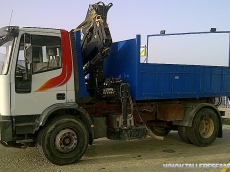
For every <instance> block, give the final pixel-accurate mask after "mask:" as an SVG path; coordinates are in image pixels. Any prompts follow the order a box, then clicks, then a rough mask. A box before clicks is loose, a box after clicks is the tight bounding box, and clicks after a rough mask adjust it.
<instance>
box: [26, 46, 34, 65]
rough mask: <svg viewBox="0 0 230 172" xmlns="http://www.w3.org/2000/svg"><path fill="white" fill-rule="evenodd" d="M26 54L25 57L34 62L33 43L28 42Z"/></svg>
mask: <svg viewBox="0 0 230 172" xmlns="http://www.w3.org/2000/svg"><path fill="white" fill-rule="evenodd" d="M24 56H25V59H26V60H27V61H28V62H29V63H32V45H31V44H26V45H25V48H24Z"/></svg>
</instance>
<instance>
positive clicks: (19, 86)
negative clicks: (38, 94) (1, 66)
mask: <svg viewBox="0 0 230 172" xmlns="http://www.w3.org/2000/svg"><path fill="white" fill-rule="evenodd" d="M30 42H31V39H30V35H28V34H23V35H22V36H21V40H20V45H19V50H18V58H17V65H16V71H15V91H16V92H17V93H30V92H31V65H30V62H29V61H28V60H26V58H25V51H24V50H25V47H26V45H28V44H30Z"/></svg>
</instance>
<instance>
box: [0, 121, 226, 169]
mask: <svg viewBox="0 0 230 172" xmlns="http://www.w3.org/2000/svg"><path fill="white" fill-rule="evenodd" d="M229 146H230V126H228V125H225V126H224V127H223V138H221V139H219V138H217V139H216V141H215V142H214V143H213V144H212V145H211V146H208V147H197V146H194V145H192V144H186V143H184V142H182V141H181V140H180V138H179V136H178V134H177V132H176V131H172V132H170V133H169V134H168V135H167V136H166V137H165V138H164V140H156V139H153V138H150V137H148V138H146V139H144V140H133V141H113V140H108V139H98V140H95V142H94V144H93V146H89V147H88V150H87V152H86V154H85V155H84V157H83V158H82V159H81V160H80V161H79V162H78V163H76V164H72V165H67V166H56V165H53V164H51V163H50V162H48V161H47V160H46V159H45V158H44V157H43V156H41V154H40V153H39V152H38V150H37V149H36V148H27V149H16V148H5V147H3V146H0V157H1V161H0V167H1V168H0V172H12V171H15V172H17V171H20V172H27V171H28V172H30V171H33V172H35V171H38V172H72V171H73V172H75V171H85V172H90V171H99V172H100V171H102V172H116V171H119V172H120V171H127V172H134V171H135V172H145V171H147V172H148V171H151V172H152V171H157V172H158V171H167V172H173V171H195V172H199V171H220V170H221V169H202V170H201V169H189V170H187V169H165V168H163V164H164V163H223V164H226V163H228V162H229V161H230V149H229Z"/></svg>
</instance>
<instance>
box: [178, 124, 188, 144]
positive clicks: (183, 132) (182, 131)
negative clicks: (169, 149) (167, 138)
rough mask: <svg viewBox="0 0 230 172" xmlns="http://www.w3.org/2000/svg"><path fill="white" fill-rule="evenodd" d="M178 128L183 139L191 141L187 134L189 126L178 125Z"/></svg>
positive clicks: (186, 141)
mask: <svg viewBox="0 0 230 172" xmlns="http://www.w3.org/2000/svg"><path fill="white" fill-rule="evenodd" d="M177 130H178V135H179V136H180V138H181V140H182V141H184V142H185V143H191V142H190V141H189V138H188V136H187V127H185V126H180V125H179V126H178V127H177Z"/></svg>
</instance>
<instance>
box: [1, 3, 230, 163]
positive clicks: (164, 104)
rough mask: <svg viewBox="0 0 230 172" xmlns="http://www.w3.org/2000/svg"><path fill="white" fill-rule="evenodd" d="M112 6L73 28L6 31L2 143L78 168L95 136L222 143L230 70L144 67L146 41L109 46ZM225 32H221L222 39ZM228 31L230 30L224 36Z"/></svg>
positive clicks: (95, 7)
mask: <svg viewBox="0 0 230 172" xmlns="http://www.w3.org/2000/svg"><path fill="white" fill-rule="evenodd" d="M112 5H113V4H112V3H110V4H108V5H105V4H104V3H103V2H98V3H96V4H92V5H89V9H88V12H87V15H86V19H85V21H84V22H82V23H81V24H80V25H79V26H78V27H77V28H76V29H73V30H71V31H66V30H63V29H51V28H37V27H36V28H35V27H23V28H20V27H18V26H6V27H3V28H1V29H0V60H1V63H0V65H1V67H0V69H1V70H0V83H1V85H0V88H1V89H0V142H1V144H2V145H4V146H6V147H18V148H26V147H28V146H30V147H37V148H38V149H39V151H40V152H41V153H42V154H43V155H44V156H45V157H46V158H47V159H48V160H49V161H50V162H51V163H53V164H56V165H67V164H72V163H76V162H77V161H78V160H79V159H81V158H82V156H83V155H84V154H85V152H86V150H87V147H88V145H92V144H93V140H94V139H98V138H103V137H107V138H108V139H112V140H132V139H144V138H146V137H147V136H148V135H150V136H152V137H154V138H158V139H161V138H162V137H163V136H165V135H167V134H168V133H169V132H170V131H171V130H177V131H178V134H179V136H180V138H181V139H182V140H183V141H184V142H186V143H188V144H194V145H197V146H201V147H204V146H209V145H211V144H212V143H213V142H214V141H215V139H216V138H217V137H219V138H221V137H222V116H223V115H224V112H222V111H220V110H218V108H217V106H215V97H221V96H229V95H230V87H229V85H230V83H229V82H230V68H229V67H226V66H225V67H223V66H204V65H182V64H155V63H141V62H140V47H141V43H140V42H141V37H140V35H137V36H136V37H135V38H133V39H129V40H123V41H120V42H115V43H113V42H112V37H111V34H110V31H109V27H108V24H107V13H108V11H109V9H110V8H111V7H112ZM217 33H219V32H215V33H214V34H217ZM227 33H229V32H227Z"/></svg>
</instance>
